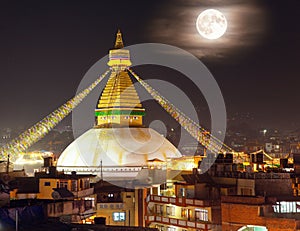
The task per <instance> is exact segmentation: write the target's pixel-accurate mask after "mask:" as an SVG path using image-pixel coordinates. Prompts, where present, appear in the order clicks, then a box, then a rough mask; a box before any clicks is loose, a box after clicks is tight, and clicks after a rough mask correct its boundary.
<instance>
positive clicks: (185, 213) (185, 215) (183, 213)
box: [181, 208, 188, 218]
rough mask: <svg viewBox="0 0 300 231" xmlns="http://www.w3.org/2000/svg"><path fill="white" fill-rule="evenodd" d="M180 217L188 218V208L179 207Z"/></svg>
mask: <svg viewBox="0 0 300 231" xmlns="http://www.w3.org/2000/svg"><path fill="white" fill-rule="evenodd" d="M181 217H182V218H188V210H187V209H184V208H182V209H181Z"/></svg>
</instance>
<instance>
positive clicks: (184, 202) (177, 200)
mask: <svg viewBox="0 0 300 231" xmlns="http://www.w3.org/2000/svg"><path fill="white" fill-rule="evenodd" d="M149 202H158V203H166V204H174V205H177V206H195V207H197V206H198V207H209V206H212V203H211V202H210V201H208V200H197V199H189V198H185V197H166V196H157V195H150V201H149Z"/></svg>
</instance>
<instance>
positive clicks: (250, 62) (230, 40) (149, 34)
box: [0, 0, 300, 129]
mask: <svg viewBox="0 0 300 231" xmlns="http://www.w3.org/2000/svg"><path fill="white" fill-rule="evenodd" d="M207 8H216V9H219V10H220V11H222V12H223V13H224V14H225V16H226V17H227V20H228V26H229V27H228V31H227V33H226V34H225V35H224V36H223V37H222V38H221V39H220V40H218V41H216V42H211V41H206V40H205V39H203V38H201V37H200V35H199V34H198V33H197V30H196V27H195V20H196V17H197V15H198V14H199V13H200V12H201V11H202V10H204V9H207ZM299 12H300V1H299V0H287V1H282V0H260V1H250V0H247V1H246V0H240V1H238V0H228V1H220V0H211V1H208V0H207V1H205V0H201V1H200V0H188V1H184V0H169V1H166V0H159V1H154V0H153V1H147V0H144V1H135V0H130V1H129V0H128V1H124V0H123V1H118V0H115V1H63V0H60V1H52V0H51V1H1V5H0V33H1V34H0V35H1V36H0V50H1V52H0V65H1V68H0V76H1V85H0V86H1V90H0V107H1V114H0V128H4V127H21V126H29V125H32V124H34V123H35V122H37V121H38V120H40V119H42V118H43V117H44V116H46V115H47V114H49V113H50V112H51V111H53V110H54V109H55V108H57V107H58V106H60V105H61V104H63V103H64V102H65V101H66V100H67V99H69V98H71V97H72V96H73V95H74V94H75V92H76V89H77V87H78V84H79V83H80V81H81V79H82V77H83V76H84V74H85V73H86V71H87V70H88V69H89V68H90V67H91V66H92V65H93V64H94V63H95V62H97V61H98V60H99V59H100V58H101V57H103V56H104V55H106V54H107V52H108V50H109V49H110V48H111V47H112V46H113V43H114V36H115V33H116V31H117V29H118V28H120V29H121V30H122V32H123V34H124V40H125V43H126V45H133V44H137V43H144V42H157V43H166V44H170V45H174V46H178V47H180V48H182V49H185V50H187V51H189V52H190V53H192V54H194V55H195V56H197V57H199V59H200V60H202V62H203V63H204V64H205V65H206V66H207V67H208V68H209V70H210V71H211V72H212V74H213V75H214V77H215V79H216V80H217V82H218V84H219V86H220V89H221V91H222V93H223V96H224V99H225V103H226V107H227V112H228V117H232V116H233V115H235V114H236V113H250V115H251V117H253V118H254V120H253V126H257V127H262V126H265V127H274V128H276V127H278V128H289V129H296V128H298V127H300V121H299V114H300V107H299V105H298V102H299V100H300V92H299V86H300V78H299V67H300V43H299V41H300V26H299V23H300V20H299ZM148 69H149V68H148ZM141 71H142V69H139V73H140V74H142V73H141ZM159 73H160V70H157V69H155V74H156V75H155V76H156V77H157V78H160V76H159ZM167 73H168V70H161V79H164V80H167V81H170V82H173V83H174V84H175V85H177V86H178V87H181V88H182V89H183V91H185V92H187V95H188V96H189V97H190V98H192V101H193V103H195V104H197V103H198V98H199V95H200V93H199V92H197V91H196V90H195V91H191V90H190V89H193V87H192V86H191V83H189V82H185V81H184V78H181V76H180V75H176V74H175V75H172V77H170V76H168V75H167ZM176 76H177V78H176ZM147 78H151V71H149V70H145V75H144V79H147ZM99 95H100V93H99ZM200 101H201V100H200ZM200 101H199V102H200ZM201 102H202V101H201ZM199 107H200V108H204V109H203V110H204V111H205V104H203V105H202V103H199Z"/></svg>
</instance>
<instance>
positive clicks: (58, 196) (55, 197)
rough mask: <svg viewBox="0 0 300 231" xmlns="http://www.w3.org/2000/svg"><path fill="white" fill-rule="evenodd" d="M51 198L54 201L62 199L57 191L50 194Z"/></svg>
mask: <svg viewBox="0 0 300 231" xmlns="http://www.w3.org/2000/svg"><path fill="white" fill-rule="evenodd" d="M51 196H52V198H53V199H54V200H59V199H62V198H61V196H60V194H59V193H58V192H57V191H53V192H52V194H51Z"/></svg>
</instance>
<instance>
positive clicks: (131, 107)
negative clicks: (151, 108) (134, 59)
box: [95, 30, 145, 127]
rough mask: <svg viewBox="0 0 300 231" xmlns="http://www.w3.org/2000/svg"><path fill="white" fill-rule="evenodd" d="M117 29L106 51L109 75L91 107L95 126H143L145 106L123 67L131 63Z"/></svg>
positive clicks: (125, 67)
mask: <svg viewBox="0 0 300 231" xmlns="http://www.w3.org/2000/svg"><path fill="white" fill-rule="evenodd" d="M123 47H124V45H123V41H122V34H121V32H120V30H118V33H117V38H116V43H115V47H114V48H115V49H112V50H110V51H109V61H108V63H107V64H108V66H110V67H111V70H112V72H111V76H110V78H109V80H108V82H107V84H106V86H105V88H104V90H103V92H102V94H101V97H100V99H99V102H98V105H97V108H96V110H95V116H96V118H97V119H96V127H112V126H113V125H114V126H116V125H118V126H121V127H127V126H129V127H132V126H135V127H136V126H143V116H144V114H145V109H144V108H143V107H142V104H141V101H140V99H139V96H138V94H137V92H136V89H135V87H134V85H133V83H132V81H131V78H130V76H129V73H128V70H127V68H128V67H129V66H130V65H131V61H130V54H129V50H126V49H123Z"/></svg>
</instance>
